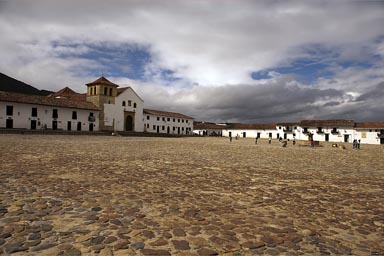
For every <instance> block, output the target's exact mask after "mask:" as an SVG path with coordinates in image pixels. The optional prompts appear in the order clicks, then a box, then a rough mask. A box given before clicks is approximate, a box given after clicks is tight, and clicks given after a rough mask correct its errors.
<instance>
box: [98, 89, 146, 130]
mask: <svg viewBox="0 0 384 256" xmlns="http://www.w3.org/2000/svg"><path fill="white" fill-rule="evenodd" d="M123 101H125V107H124V106H123ZM128 101H131V106H128ZM134 103H136V108H134ZM143 109H144V101H143V100H142V99H141V98H140V97H139V96H138V95H137V94H136V93H135V92H134V91H133V89H132V88H127V89H126V90H125V91H124V92H122V93H121V94H120V95H118V96H117V97H116V98H115V104H104V116H105V118H104V123H105V125H108V126H112V125H113V124H114V125H115V130H116V131H125V126H124V125H125V122H124V111H130V112H135V120H134V131H135V132H143V131H144V128H143V127H144V125H143Z"/></svg>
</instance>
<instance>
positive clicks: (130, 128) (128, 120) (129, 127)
mask: <svg viewBox="0 0 384 256" xmlns="http://www.w3.org/2000/svg"><path fill="white" fill-rule="evenodd" d="M125 130H126V131H133V119H132V117H131V116H127V118H126V119H125Z"/></svg>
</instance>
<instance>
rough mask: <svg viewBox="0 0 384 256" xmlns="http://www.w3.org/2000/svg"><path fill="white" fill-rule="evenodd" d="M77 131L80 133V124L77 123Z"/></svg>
mask: <svg viewBox="0 0 384 256" xmlns="http://www.w3.org/2000/svg"><path fill="white" fill-rule="evenodd" d="M77 130H78V131H81V122H77Z"/></svg>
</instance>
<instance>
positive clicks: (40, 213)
mask: <svg viewBox="0 0 384 256" xmlns="http://www.w3.org/2000/svg"><path fill="white" fill-rule="evenodd" d="M321 145H322V147H316V148H314V149H311V148H309V147H304V146H299V145H296V146H293V145H292V144H291V143H289V144H288V146H287V147H286V148H283V147H281V146H279V144H278V142H277V141H273V142H272V145H268V141H267V140H259V142H258V144H257V145H255V142H254V140H253V139H240V140H233V141H232V143H230V142H229V140H228V139H227V138H138V137H107V136H60V135H0V254H5V255H6V254H12V255H104V256H105V255H233V256H240V255H384V242H383V241H384V154H383V153H384V146H382V145H364V144H363V145H361V149H360V150H352V145H351V144H346V149H345V150H340V149H335V148H332V147H331V144H325V143H323V144H321Z"/></svg>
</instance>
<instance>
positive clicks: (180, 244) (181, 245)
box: [172, 240, 191, 251]
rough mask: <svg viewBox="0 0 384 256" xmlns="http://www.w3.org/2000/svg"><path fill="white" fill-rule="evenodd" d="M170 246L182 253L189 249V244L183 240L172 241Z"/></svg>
mask: <svg viewBox="0 0 384 256" xmlns="http://www.w3.org/2000/svg"><path fill="white" fill-rule="evenodd" d="M172 244H173V246H174V247H175V249H176V250H178V251H184V250H189V249H191V248H190V247H189V243H188V242H187V241H185V240H172Z"/></svg>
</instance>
